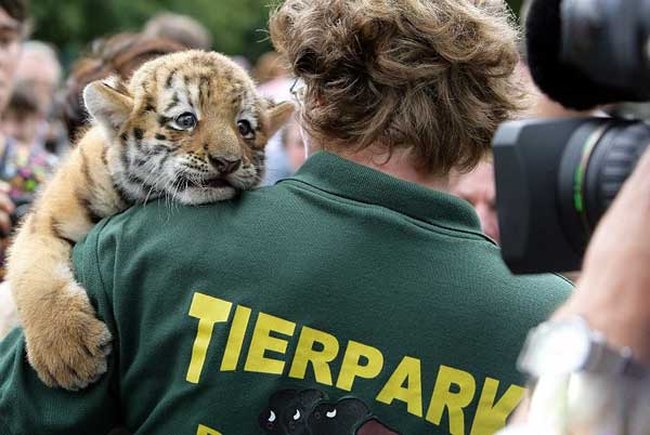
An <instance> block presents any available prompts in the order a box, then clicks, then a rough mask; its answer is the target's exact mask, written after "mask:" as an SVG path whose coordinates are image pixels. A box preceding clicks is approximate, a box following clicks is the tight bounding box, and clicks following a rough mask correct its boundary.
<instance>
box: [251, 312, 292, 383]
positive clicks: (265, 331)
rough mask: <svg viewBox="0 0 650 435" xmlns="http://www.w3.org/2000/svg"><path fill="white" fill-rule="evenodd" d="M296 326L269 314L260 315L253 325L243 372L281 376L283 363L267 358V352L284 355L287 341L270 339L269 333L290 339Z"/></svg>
mask: <svg viewBox="0 0 650 435" xmlns="http://www.w3.org/2000/svg"><path fill="white" fill-rule="evenodd" d="M295 329H296V324H295V323H293V322H289V321H288V320H284V319H281V318H279V317H275V316H271V315H270V314H265V313H260V314H259V316H258V317H257V323H256V324H255V331H254V332H253V338H252V340H251V346H250V349H249V350H248V358H247V359H246V365H245V366H244V370H245V371H247V372H257V373H268V374H272V375H281V374H282V372H283V371H284V364H285V362H284V361H280V360H277V359H271V358H267V357H266V356H265V353H266V351H267V350H270V351H273V352H277V353H280V354H284V353H285V352H286V351H287V345H288V344H289V343H288V341H287V340H282V339H280V338H276V337H272V336H271V334H270V333H271V331H273V332H277V333H280V334H283V335H287V336H289V337H291V336H292V335H293V332H294V331H295Z"/></svg>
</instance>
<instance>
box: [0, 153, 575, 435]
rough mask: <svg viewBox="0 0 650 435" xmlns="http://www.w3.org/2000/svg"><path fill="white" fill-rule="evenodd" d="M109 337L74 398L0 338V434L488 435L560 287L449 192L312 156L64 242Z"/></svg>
mask: <svg viewBox="0 0 650 435" xmlns="http://www.w3.org/2000/svg"><path fill="white" fill-rule="evenodd" d="M74 261H75V265H76V269H77V274H78V275H77V276H78V279H79V281H80V282H81V283H82V284H83V285H84V286H85V288H86V289H87V290H88V293H89V294H90V297H91V299H92V300H93V302H94V303H95V304H96V306H97V309H98V312H99V315H100V317H101V318H102V319H103V320H104V321H105V322H106V323H107V325H108V327H109V328H110V329H111V331H112V332H113V335H114V337H115V343H114V350H113V353H112V354H111V356H110V361H109V372H108V374H107V375H106V376H104V378H103V379H101V380H100V382H98V383H97V384H96V385H93V386H92V387H90V388H88V389H87V390H84V391H83V392H78V393H70V392H65V391H62V390H58V389H47V388H46V387H44V386H43V385H41V384H40V382H39V381H38V379H37V378H36V376H35V374H34V372H33V371H32V370H31V368H30V367H29V366H28V365H27V363H26V362H25V358H24V343H23V339H22V336H21V333H20V332H19V331H15V332H14V333H12V335H11V336H10V337H9V338H8V339H6V340H5V341H4V342H3V343H2V344H1V345H0V434H2V435H5V434H12V435H14V434H29V435H37V434H66V435H71V434H85V435H86V434H103V433H106V432H108V430H109V429H110V428H111V427H113V426H115V425H116V424H119V423H122V424H124V425H125V426H127V427H128V428H130V429H131V430H132V431H133V432H135V433H137V434H164V435H177V434H192V435H193V434H197V435H216V434H223V435H226V434H227V435H250V434H260V435H263V434H297V435H299V434H311V435H318V434H323V435H324V434H328V435H347V434H355V435H382V434H397V433H399V434H408V435H412V434H419V433H422V434H424V433H426V434H434V433H453V434H488V433H493V432H494V431H495V430H496V429H497V428H499V427H501V426H503V425H504V422H505V419H506V417H507V416H508V415H509V414H510V413H511V411H512V410H513V409H514V407H515V406H516V405H517V403H518V402H519V401H520V399H521V397H522V394H523V388H522V387H521V382H522V379H521V377H520V375H519V374H518V373H517V371H516V369H515V361H516V357H517V355H518V352H519V350H520V347H521V345H522V342H523V339H524V337H525V334H526V332H527V331H528V329H529V328H531V327H532V326H533V325H536V324H537V323H539V322H541V321H542V320H543V319H544V318H545V317H546V316H548V315H549V313H550V312H551V311H552V310H553V309H554V308H555V307H557V306H558V305H559V304H560V303H561V302H562V301H563V300H564V299H565V298H566V297H567V295H568V293H569V291H570V289H571V286H570V284H569V283H567V282H566V281H564V280H562V279H561V278H558V277H556V276H538V277H527V278H518V277H514V276H512V275H511V274H510V273H509V271H508V270H507V268H506V267H505V265H504V264H503V262H502V260H501V257H500V255H499V249H498V248H497V247H496V246H495V244H494V243H493V242H492V241H490V240H489V239H487V238H486V237H485V236H484V235H482V234H481V232H480V226H479V222H478V219H477V217H476V215H475V214H474V212H473V210H472V208H471V207H470V206H469V205H468V204H467V203H465V202H464V201H462V200H460V199H457V198H455V197H452V196H449V195H446V194H443V193H439V192H434V191H431V190H428V189H425V188H423V187H420V186H417V185H415V184H411V183H408V182H405V181H401V180H398V179H395V178H392V177H389V176H387V175H385V174H382V173H380V172H377V171H374V170H371V169H369V168H366V167H363V166H359V165H356V164H354V163H352V162H349V161H347V160H343V159H341V158H339V157H337V156H335V155H333V154H328V153H319V154H316V155H314V156H313V157H312V158H310V159H309V160H308V161H307V163H306V164H305V165H304V167H303V168H302V169H301V170H300V171H299V173H298V174H297V175H296V176H295V177H293V178H289V179H286V180H283V181H281V182H280V183H278V184H277V185H276V186H273V187H270V188H264V189H260V190H257V191H254V192H249V193H245V194H243V195H241V197H239V198H237V199H234V200H232V201H229V202H223V203H218V204H214V205H211V206H206V207H194V208H190V207H188V208H184V207H179V206H177V205H174V204H170V203H166V202H165V201H160V202H156V203H152V204H149V205H147V206H143V207H136V208H133V209H130V210H128V211H127V212H125V213H122V214H121V215H118V216H115V217H113V218H111V219H109V220H106V221H103V222H102V223H100V224H99V225H98V226H97V227H96V228H95V229H94V230H93V231H92V233H91V234H90V235H89V236H88V238H87V239H86V240H85V242H84V243H82V244H80V245H78V246H77V247H76V249H75V251H74Z"/></svg>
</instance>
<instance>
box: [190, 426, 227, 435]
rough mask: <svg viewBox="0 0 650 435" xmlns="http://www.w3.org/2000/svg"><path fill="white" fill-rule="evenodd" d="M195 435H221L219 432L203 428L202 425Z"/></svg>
mask: <svg viewBox="0 0 650 435" xmlns="http://www.w3.org/2000/svg"><path fill="white" fill-rule="evenodd" d="M196 435H221V432H219V431H218V430H216V429H211V428H209V427H207V426H203V425H202V424H200V425H199V427H198V428H197V429H196Z"/></svg>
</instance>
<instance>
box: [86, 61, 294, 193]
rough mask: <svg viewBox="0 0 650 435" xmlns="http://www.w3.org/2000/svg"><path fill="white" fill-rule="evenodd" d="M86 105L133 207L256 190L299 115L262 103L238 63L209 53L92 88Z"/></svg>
mask: <svg viewBox="0 0 650 435" xmlns="http://www.w3.org/2000/svg"><path fill="white" fill-rule="evenodd" d="M84 101H85V104H86V108H87V109H88V112H89V113H90V114H91V116H92V117H93V118H94V120H95V123H96V124H98V125H99V126H100V127H101V128H102V130H103V131H104V134H105V136H106V139H107V140H108V143H107V147H106V164H107V165H108V168H109V171H110V173H111V175H112V177H113V180H114V182H115V185H116V188H117V189H118V190H120V193H121V194H122V196H124V197H125V199H127V200H129V201H133V202H142V201H146V200H147V199H149V198H155V197H159V196H165V195H167V196H170V197H172V198H174V199H176V200H178V201H180V202H182V203H185V204H202V203H207V202H213V201H219V200H223V199H228V198H230V197H232V196H233V195H234V194H235V193H236V192H237V191H240V190H246V189H250V188H252V187H254V186H256V185H257V184H258V183H259V181H260V179H261V177H262V174H263V170H264V147H265V145H266V142H267V141H268V139H269V138H270V137H271V136H272V135H273V134H274V133H275V132H276V131H277V130H278V129H279V128H280V127H281V126H282V125H283V124H284V123H285V122H286V121H287V120H288V118H289V116H290V115H291V113H292V112H293V105H292V104H291V103H286V102H285V103H280V104H278V105H274V104H272V103H270V102H269V101H268V100H266V99H265V98H262V97H261V96H259V95H258V94H257V92H256V90H255V85H254V84H253V81H252V80H251V79H250V78H249V77H248V75H247V74H246V72H245V71H244V70H243V69H242V68H241V67H239V66H238V65H237V64H235V63H234V62H233V61H231V60H230V59H228V58H227V57H225V56H222V55H220V54H218V53H214V52H203V51H185V52H180V53H174V54H170V55H166V56H162V57H159V58H157V59H155V60H152V61H150V62H147V63H146V64H144V65H143V66H142V67H140V68H139V69H138V70H137V71H136V72H135V73H134V75H133V78H132V79H131V81H130V82H129V83H128V84H124V83H121V82H120V81H119V80H117V79H114V78H110V79H107V80H103V81H97V82H93V83H91V84H89V85H88V86H87V87H86V89H85V90H84Z"/></svg>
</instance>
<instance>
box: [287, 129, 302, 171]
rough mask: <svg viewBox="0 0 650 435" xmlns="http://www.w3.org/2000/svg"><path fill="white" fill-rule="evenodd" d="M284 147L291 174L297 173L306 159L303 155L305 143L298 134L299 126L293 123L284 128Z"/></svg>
mask: <svg viewBox="0 0 650 435" xmlns="http://www.w3.org/2000/svg"><path fill="white" fill-rule="evenodd" d="M286 129H287V131H286V134H285V142H284V147H285V151H286V153H287V159H288V160H289V166H290V167H291V170H292V171H293V172H295V171H297V170H298V169H299V168H300V167H301V166H302V164H303V163H305V160H306V158H307V155H306V153H305V143H304V142H303V140H302V135H301V134H300V126H299V125H298V123H297V122H295V121H293V122H291V123H289V124H288V125H287V127H286Z"/></svg>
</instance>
